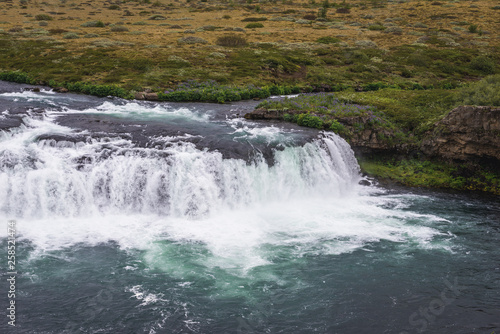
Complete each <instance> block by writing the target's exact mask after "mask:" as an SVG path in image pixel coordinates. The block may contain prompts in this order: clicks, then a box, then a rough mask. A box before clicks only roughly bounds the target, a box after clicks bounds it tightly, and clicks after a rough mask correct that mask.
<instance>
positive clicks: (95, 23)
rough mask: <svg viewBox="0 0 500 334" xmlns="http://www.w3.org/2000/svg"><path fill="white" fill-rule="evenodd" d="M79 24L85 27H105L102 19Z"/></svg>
mask: <svg viewBox="0 0 500 334" xmlns="http://www.w3.org/2000/svg"><path fill="white" fill-rule="evenodd" d="M81 26H82V27H85V28H88V27H93V28H103V27H105V24H104V22H102V21H88V22H85V23H82V24H81Z"/></svg>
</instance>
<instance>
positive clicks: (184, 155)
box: [0, 117, 439, 276]
mask: <svg viewBox="0 0 500 334" xmlns="http://www.w3.org/2000/svg"><path fill="white" fill-rule="evenodd" d="M25 124H26V125H23V126H22V127H20V128H17V129H15V130H13V131H12V132H9V133H2V134H1V135H0V159H1V160H0V161H1V164H0V167H1V169H0V171H1V172H0V210H1V216H2V219H16V220H17V221H18V223H17V228H18V234H19V235H20V237H21V238H25V239H27V240H30V241H31V242H32V243H33V244H34V245H35V247H36V248H37V250H38V251H41V252H43V251H49V250H54V249H60V248H65V247H71V246H73V245H75V244H80V243H84V244H88V245H96V244H99V243H105V242H109V241H114V242H117V243H118V244H119V245H120V246H121V247H122V248H125V249H142V250H145V251H146V253H145V259H146V260H147V261H148V262H149V263H150V264H151V265H152V266H153V267H156V268H159V269H161V270H165V271H170V272H171V273H172V274H178V275H180V276H184V275H187V273H188V272H189V271H190V269H189V268H188V267H182V266H179V263H178V262H176V261H175V260H171V259H170V255H172V254H170V253H171V252H172V251H173V249H172V248H169V246H168V244H169V243H174V244H186V245H189V244H193V245H200V246H201V247H202V249H204V250H205V251H206V252H207V253H206V254H205V255H203V256H196V257H193V258H192V260H191V261H194V262H193V264H196V263H197V264H198V265H200V266H204V267H208V268H217V267H219V268H225V269H227V270H234V271H236V272H240V273H241V272H243V273H244V272H247V271H248V270H249V269H251V268H254V267H256V266H261V265H266V264H268V263H270V262H272V261H273V256H276V254H275V252H274V251H270V250H272V249H287V251H286V253H287V254H288V255H289V256H293V257H296V258H300V257H303V256H305V255H308V254H341V253H346V252H352V251H354V250H356V249H361V248H363V247H365V246H366V245H367V244H370V243H376V242H380V241H381V240H388V241H392V242H396V243H404V242H406V241H412V242H413V243H416V244H420V245H422V246H425V245H426V244H428V243H429V242H430V241H431V240H432V238H433V237H434V236H436V235H438V234H439V232H438V231H437V230H435V229H433V228H431V227H427V226H422V225H413V224H409V223H407V220H408V218H409V217H410V216H411V215H413V216H412V218H413V219H421V220H424V221H430V220H432V219H434V217H426V216H421V215H416V214H413V213H411V212H405V211H402V210H395V209H388V208H383V204H384V203H385V202H391V201H398V199H394V198H384V197H372V196H371V195H370V194H369V193H366V190H365V187H362V186H359V185H357V182H358V180H359V179H360V176H359V167H358V165H357V162H356V159H355V158H354V155H353V152H352V150H351V149H350V147H349V145H348V144H347V143H346V142H345V141H344V140H343V139H341V138H340V137H338V136H336V135H334V134H328V135H323V136H322V138H319V139H317V140H315V141H313V142H311V143H307V144H305V145H304V146H301V147H287V148H284V149H283V150H282V151H276V152H275V157H274V161H275V163H274V165H272V166H269V165H268V164H267V163H266V162H265V160H264V159H263V158H257V159H256V160H255V161H254V162H253V163H246V162H245V161H242V160H237V159H223V158H222V154H221V153H219V152H213V151H212V152H209V151H207V150H199V149H197V148H196V147H195V146H194V145H193V144H191V143H188V142H182V141H180V142H172V143H171V145H169V146H167V147H166V148H164V149H161V150H159V149H152V148H140V147H135V146H134V145H133V144H132V143H131V142H130V141H129V140H125V139H121V138H101V139H99V140H97V139H92V140H87V141H85V142H76V143H72V142H68V141H59V142H56V141H54V140H40V141H36V140H35V139H36V138H37V137H38V136H39V135H42V134H65V135H71V134H72V133H73V130H71V129H70V128H67V127H63V126H59V125H57V124H54V123H53V119H52V118H51V117H48V118H45V119H42V120H33V119H28V120H26V121H25ZM260 131H261V132H263V133H277V131H276V128H274V127H267V128H266V127H264V128H262V130H260ZM183 136H184V137H185V136H186V135H183ZM187 136H189V135H187ZM184 137H179V138H181V139H182V138H184ZM179 138H177V139H179ZM171 139H172V138H170V137H169V138H165V140H166V141H168V142H170V141H171ZM5 236H6V231H3V230H2V231H0V237H5ZM164 242H167V244H165V243H164Z"/></svg>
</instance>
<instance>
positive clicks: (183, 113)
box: [51, 101, 208, 121]
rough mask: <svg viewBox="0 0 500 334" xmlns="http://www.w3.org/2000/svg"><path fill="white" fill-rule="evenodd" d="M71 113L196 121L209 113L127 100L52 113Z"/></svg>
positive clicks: (203, 119) (206, 117) (205, 118)
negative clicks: (119, 102) (120, 102)
mask: <svg viewBox="0 0 500 334" xmlns="http://www.w3.org/2000/svg"><path fill="white" fill-rule="evenodd" d="M70 113H85V114H105V115H113V116H118V117H134V116H135V117H142V118H155V119H157V118H184V119H191V120H195V121H206V120H207V119H208V115H207V114H203V113H199V112H196V111H194V110H192V109H189V108H184V107H180V108H179V107H177V108H174V107H171V106H169V105H168V104H154V105H151V104H150V103H147V102H142V103H138V102H125V103H122V104H117V103H114V102H110V101H106V102H104V103H102V104H101V105H99V106H97V107H94V108H86V109H83V110H76V109H71V108H65V109H64V111H53V112H51V114H70Z"/></svg>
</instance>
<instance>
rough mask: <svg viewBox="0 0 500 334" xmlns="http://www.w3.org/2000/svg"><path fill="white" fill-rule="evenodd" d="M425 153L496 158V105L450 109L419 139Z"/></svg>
mask: <svg viewBox="0 0 500 334" xmlns="http://www.w3.org/2000/svg"><path fill="white" fill-rule="evenodd" d="M421 150H422V152H423V153H425V154H426V155H428V156H432V157H441V158H445V159H448V160H464V161H465V160H478V159H490V160H491V159H494V160H498V161H499V162H500V108H499V107H476V106H461V107H457V108H455V109H453V110H452V111H451V112H450V113H449V114H448V115H446V116H445V117H444V118H443V119H442V120H441V121H439V122H438V123H437V124H436V126H435V129H434V130H433V131H432V132H430V133H429V134H427V136H426V137H425V138H424V140H423V141H422V145H421Z"/></svg>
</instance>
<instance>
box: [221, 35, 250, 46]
mask: <svg viewBox="0 0 500 334" xmlns="http://www.w3.org/2000/svg"><path fill="white" fill-rule="evenodd" d="M215 44H217V45H220V46H233V47H234V46H245V45H247V41H246V39H245V38H244V37H241V36H238V35H225V36H221V37H219V38H217V41H216V42H215Z"/></svg>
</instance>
